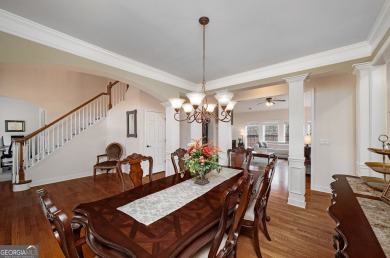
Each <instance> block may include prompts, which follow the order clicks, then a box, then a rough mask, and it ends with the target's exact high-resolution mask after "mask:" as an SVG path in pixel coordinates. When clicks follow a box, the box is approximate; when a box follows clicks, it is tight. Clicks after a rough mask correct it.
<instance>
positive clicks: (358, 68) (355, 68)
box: [352, 62, 372, 75]
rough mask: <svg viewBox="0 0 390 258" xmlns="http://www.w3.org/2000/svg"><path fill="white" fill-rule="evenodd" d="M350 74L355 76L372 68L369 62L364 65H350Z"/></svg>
mask: <svg viewBox="0 0 390 258" xmlns="http://www.w3.org/2000/svg"><path fill="white" fill-rule="evenodd" d="M352 68H353V70H352V72H353V74H355V75H357V74H359V73H360V72H361V71H364V70H366V71H370V70H371V68H372V64H371V62H365V63H359V64H353V65H352Z"/></svg>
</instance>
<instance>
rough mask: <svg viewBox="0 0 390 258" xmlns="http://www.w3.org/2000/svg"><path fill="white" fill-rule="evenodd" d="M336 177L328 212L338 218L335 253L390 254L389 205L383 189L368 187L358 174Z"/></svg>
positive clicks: (365, 255) (350, 255) (348, 254)
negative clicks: (381, 198)
mask: <svg viewBox="0 0 390 258" xmlns="http://www.w3.org/2000/svg"><path fill="white" fill-rule="evenodd" d="M333 178H334V179H335V180H336V181H334V182H332V183H331V184H330V186H331V188H332V191H333V194H332V201H331V206H330V207H329V208H328V213H329V214H330V216H331V217H332V218H333V219H334V220H335V221H336V228H335V231H336V234H335V235H334V237H333V240H334V244H333V246H334V248H335V249H336V257H376V258H379V257H386V254H387V256H389V257H390V253H389V250H390V249H389V245H390V244H389V241H388V239H387V237H388V235H390V232H389V227H388V223H389V220H388V219H389V214H388V213H386V210H388V209H390V206H389V205H388V204H386V203H385V202H383V201H381V200H380V199H379V197H380V194H381V192H379V191H375V190H373V189H368V188H369V187H368V186H367V188H365V187H366V186H365V184H364V183H363V180H362V179H360V178H359V177H353V176H347V175H334V176H333ZM382 205H383V206H382ZM382 208H383V209H382ZM367 214H368V215H367ZM378 225H379V228H378Z"/></svg>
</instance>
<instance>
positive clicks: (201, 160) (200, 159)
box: [199, 156, 204, 164]
mask: <svg viewBox="0 0 390 258" xmlns="http://www.w3.org/2000/svg"><path fill="white" fill-rule="evenodd" d="M199 162H200V163H202V164H203V163H204V157H203V156H200V157H199Z"/></svg>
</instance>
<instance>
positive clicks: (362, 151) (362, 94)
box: [353, 63, 387, 177]
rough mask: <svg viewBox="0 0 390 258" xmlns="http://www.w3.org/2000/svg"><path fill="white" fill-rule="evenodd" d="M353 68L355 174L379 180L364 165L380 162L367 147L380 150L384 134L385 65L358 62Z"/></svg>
mask: <svg viewBox="0 0 390 258" xmlns="http://www.w3.org/2000/svg"><path fill="white" fill-rule="evenodd" d="M353 68H354V74H355V75H356V174H357V175H359V176H376V177H382V175H381V174H378V173H376V172H374V171H372V170H371V169H369V168H368V167H367V166H366V165H365V164H364V163H365V162H368V161H381V159H382V156H380V155H377V154H374V153H371V152H369V151H368V149H367V148H369V147H372V148H382V144H381V143H380V142H379V141H378V137H379V135H381V134H386V123H387V111H386V110H387V85H386V66H385V65H381V66H372V65H371V63H361V64H355V65H354V66H353Z"/></svg>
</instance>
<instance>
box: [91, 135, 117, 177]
mask: <svg viewBox="0 0 390 258" xmlns="http://www.w3.org/2000/svg"><path fill="white" fill-rule="evenodd" d="M122 154H123V148H122V145H120V144H119V143H116V142H113V143H110V144H109V145H108V146H107V147H106V152H105V153H104V154H101V155H98V156H97V161H96V164H95V165H94V166H93V178H94V179H95V178H96V170H98V169H101V170H106V173H108V171H110V170H111V169H115V168H116V165H117V163H118V161H119V160H120V159H121V157H122ZM103 158H104V160H103Z"/></svg>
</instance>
